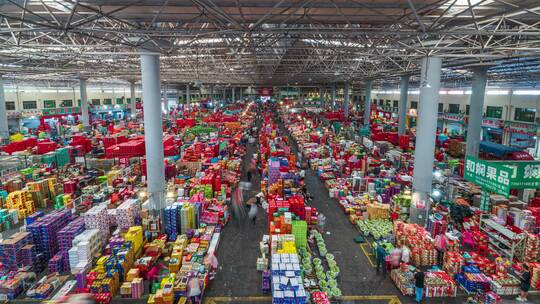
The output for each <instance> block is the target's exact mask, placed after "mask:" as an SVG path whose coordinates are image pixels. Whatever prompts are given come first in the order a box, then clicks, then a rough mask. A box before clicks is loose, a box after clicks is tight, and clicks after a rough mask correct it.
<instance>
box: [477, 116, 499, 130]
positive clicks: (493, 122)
mask: <svg viewBox="0 0 540 304" xmlns="http://www.w3.org/2000/svg"><path fill="white" fill-rule="evenodd" d="M503 126H504V122H503V121H502V120H500V119H489V118H484V119H483V120H482V127H486V128H495V129H500V128H502V127H503Z"/></svg>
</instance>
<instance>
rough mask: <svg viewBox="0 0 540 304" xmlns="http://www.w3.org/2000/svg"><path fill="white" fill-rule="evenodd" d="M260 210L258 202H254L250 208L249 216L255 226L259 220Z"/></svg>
mask: <svg viewBox="0 0 540 304" xmlns="http://www.w3.org/2000/svg"><path fill="white" fill-rule="evenodd" d="M258 211H259V207H258V206H257V204H256V203H252V204H251V206H250V208H249V213H248V216H249V219H250V220H251V222H252V223H253V225H254V226H255V222H256V221H257V212H258Z"/></svg>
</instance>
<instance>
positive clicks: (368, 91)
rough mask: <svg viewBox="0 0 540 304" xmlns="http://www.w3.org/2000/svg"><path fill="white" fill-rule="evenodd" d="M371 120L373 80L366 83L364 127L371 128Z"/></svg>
mask: <svg viewBox="0 0 540 304" xmlns="http://www.w3.org/2000/svg"><path fill="white" fill-rule="evenodd" d="M370 119H371V80H367V81H366V101H365V103H364V126H365V127H369V121H370Z"/></svg>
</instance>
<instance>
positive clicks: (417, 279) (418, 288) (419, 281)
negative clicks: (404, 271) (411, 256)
mask: <svg viewBox="0 0 540 304" xmlns="http://www.w3.org/2000/svg"><path fill="white" fill-rule="evenodd" d="M424 278H425V274H424V272H422V271H421V270H416V273H415V274H414V289H415V294H416V299H415V301H416V303H420V302H422V296H423V294H424Z"/></svg>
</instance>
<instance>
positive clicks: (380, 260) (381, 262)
mask: <svg viewBox="0 0 540 304" xmlns="http://www.w3.org/2000/svg"><path fill="white" fill-rule="evenodd" d="M375 255H376V258H377V273H379V271H380V268H381V267H382V273H383V276H384V277H385V276H386V263H385V258H386V256H387V255H388V253H387V252H386V248H385V246H384V245H383V244H381V243H378V245H377V248H376V249H375Z"/></svg>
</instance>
